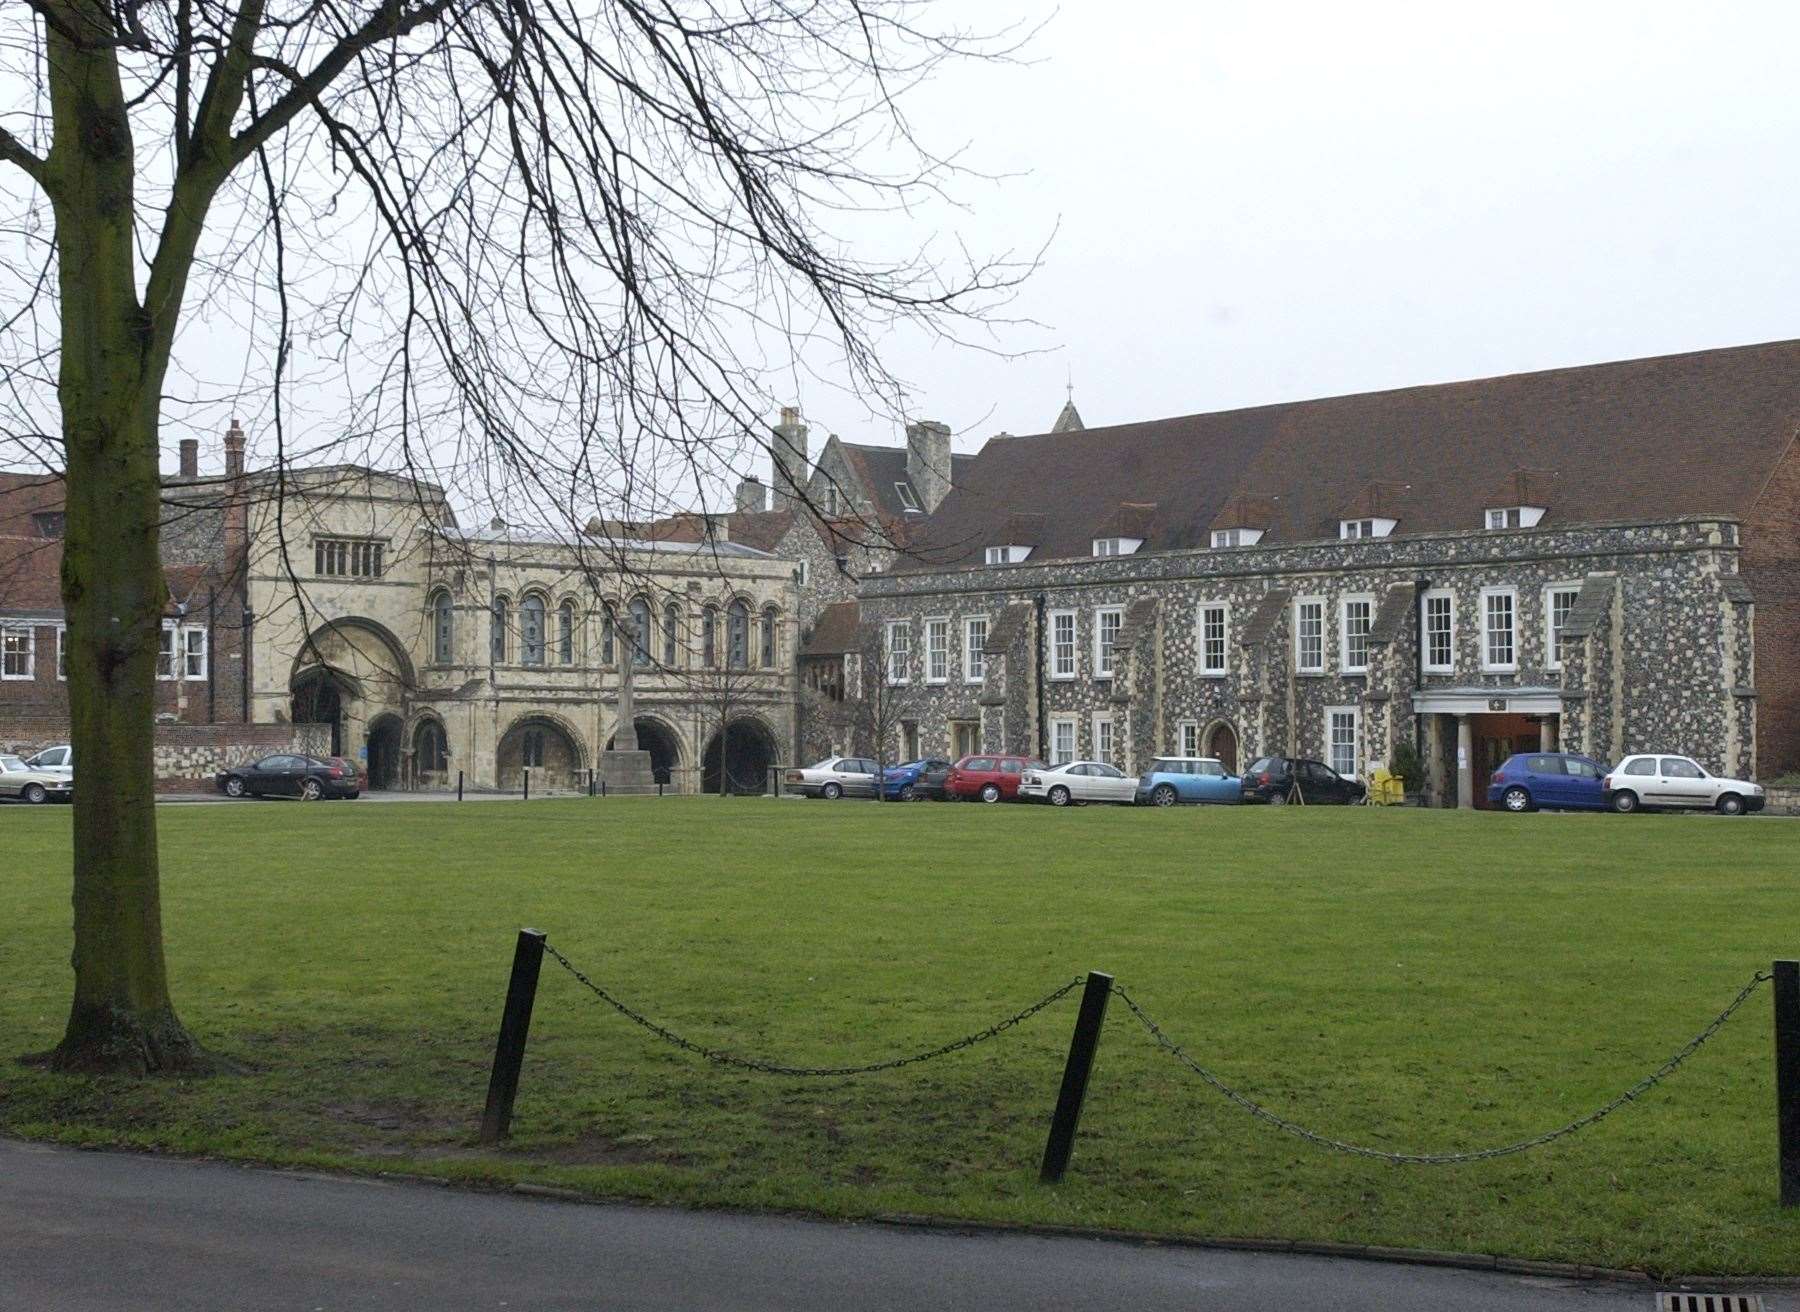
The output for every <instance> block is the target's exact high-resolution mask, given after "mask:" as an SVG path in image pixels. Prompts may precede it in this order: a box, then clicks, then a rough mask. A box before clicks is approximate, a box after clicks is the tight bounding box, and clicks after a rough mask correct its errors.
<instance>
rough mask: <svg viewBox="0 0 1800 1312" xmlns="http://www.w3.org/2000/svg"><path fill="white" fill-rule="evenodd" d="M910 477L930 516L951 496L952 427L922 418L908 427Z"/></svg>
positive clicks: (922, 504) (907, 470)
mask: <svg viewBox="0 0 1800 1312" xmlns="http://www.w3.org/2000/svg"><path fill="white" fill-rule="evenodd" d="M906 477H907V478H908V479H909V480H910V481H911V482H912V485H913V491H915V492H917V493H918V494H919V504H920V505H921V506H922V507H923V508H924V510H925V513H926V514H927V515H929V514H930V513H931V512H932V511H934V510H936V509H937V508H938V506H940V505H941V504H943V500H944V498H945V497H947V496H949V495H950V425H948V424H941V423H939V422H938V421H937V420H935V419H921V420H919V422H918V423H916V424H908V425H907V426H906Z"/></svg>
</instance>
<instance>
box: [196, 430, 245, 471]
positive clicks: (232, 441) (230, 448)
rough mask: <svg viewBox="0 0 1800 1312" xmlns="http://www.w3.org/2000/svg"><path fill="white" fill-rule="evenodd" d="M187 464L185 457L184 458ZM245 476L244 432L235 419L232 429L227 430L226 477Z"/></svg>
mask: <svg viewBox="0 0 1800 1312" xmlns="http://www.w3.org/2000/svg"><path fill="white" fill-rule="evenodd" d="M183 462H184V464H185V457H184V458H183ZM243 475H244V430H243V429H242V428H240V427H238V421H237V420H236V419H235V418H234V419H232V421H231V427H230V428H227V429H226V430H225V477H226V478H242V477H243Z"/></svg>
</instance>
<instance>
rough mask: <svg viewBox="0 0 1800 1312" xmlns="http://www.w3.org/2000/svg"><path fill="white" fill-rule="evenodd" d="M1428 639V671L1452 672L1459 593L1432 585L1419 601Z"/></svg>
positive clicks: (1424, 629)
mask: <svg viewBox="0 0 1800 1312" xmlns="http://www.w3.org/2000/svg"><path fill="white" fill-rule="evenodd" d="M1419 608H1420V612H1421V623H1422V626H1423V633H1424V639H1425V671H1426V673H1428V674H1451V673H1454V672H1455V670H1456V594H1454V593H1453V592H1451V591H1450V590H1449V589H1448V588H1432V589H1430V590H1429V591H1427V592H1426V593H1425V596H1424V597H1423V598H1422V599H1421V600H1420V602H1419Z"/></svg>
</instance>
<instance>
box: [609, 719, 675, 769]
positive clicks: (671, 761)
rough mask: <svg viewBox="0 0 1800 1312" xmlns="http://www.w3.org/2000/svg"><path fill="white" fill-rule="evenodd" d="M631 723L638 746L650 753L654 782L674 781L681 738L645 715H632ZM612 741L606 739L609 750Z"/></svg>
mask: <svg viewBox="0 0 1800 1312" xmlns="http://www.w3.org/2000/svg"><path fill="white" fill-rule="evenodd" d="M631 724H632V727H633V728H634V729H636V730H637V740H638V748H639V749H640V750H641V751H646V752H649V753H650V771H651V773H652V774H654V775H655V776H656V782H657V783H659V784H672V783H674V782H675V770H676V768H677V767H678V766H680V764H681V740H680V739H679V738H677V737H676V736H675V731H674V730H673V729H671V728H670V727H669V726H668V725H666V724H664V723H663V722H662V721H661V720H656V719H652V718H651V717H649V716H647V715H637V716H633V717H632V720H631ZM613 741H614V740H613V739H610V738H609V739H608V740H607V743H606V750H607V751H609V752H610V751H612V749H613Z"/></svg>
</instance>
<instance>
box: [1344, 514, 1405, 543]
mask: <svg viewBox="0 0 1800 1312" xmlns="http://www.w3.org/2000/svg"><path fill="white" fill-rule="evenodd" d="M1399 522H1400V521H1399V520H1397V519H1381V518H1374V519H1340V520H1339V521H1338V536H1339V537H1340V538H1345V539H1349V538H1385V537H1386V536H1387V535H1388V534H1390V533H1392V532H1393V531H1394V525H1396V524H1398V523H1399Z"/></svg>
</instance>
